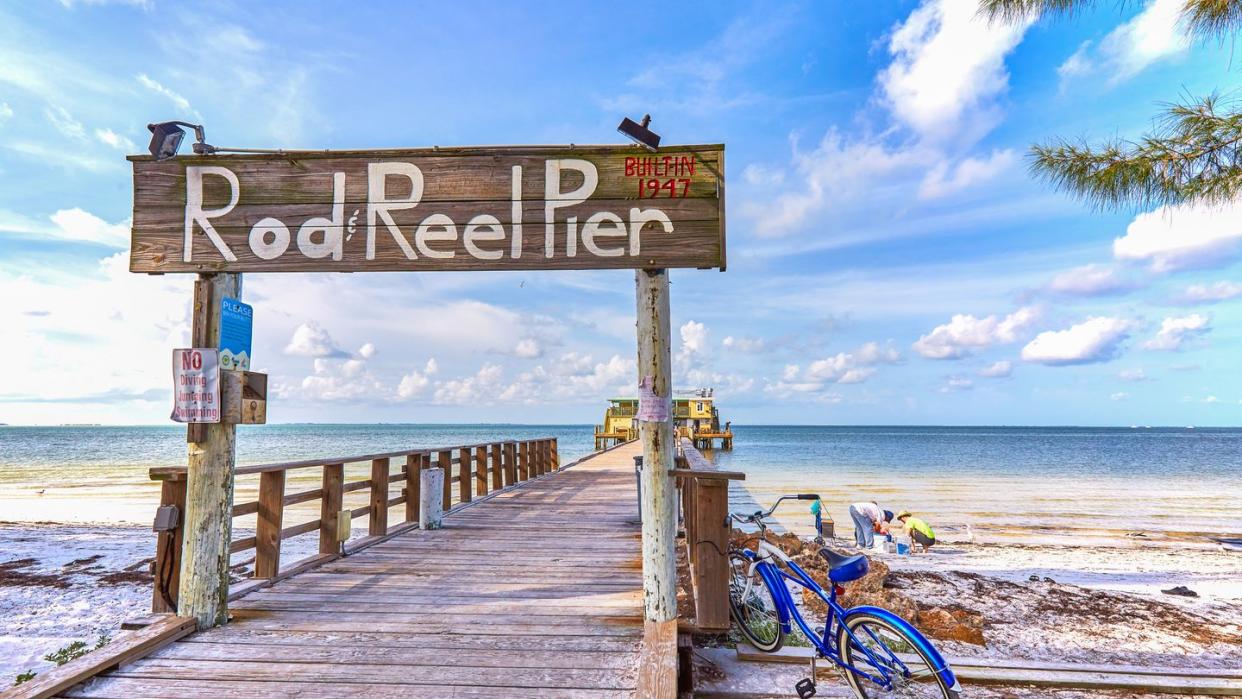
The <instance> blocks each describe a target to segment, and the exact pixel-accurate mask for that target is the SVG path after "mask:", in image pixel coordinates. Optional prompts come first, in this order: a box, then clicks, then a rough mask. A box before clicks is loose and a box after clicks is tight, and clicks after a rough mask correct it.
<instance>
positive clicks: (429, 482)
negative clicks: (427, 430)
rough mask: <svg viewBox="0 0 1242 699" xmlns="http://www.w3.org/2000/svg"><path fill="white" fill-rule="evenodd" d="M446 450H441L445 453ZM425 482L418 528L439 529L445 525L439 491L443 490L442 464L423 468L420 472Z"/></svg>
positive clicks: (422, 489)
mask: <svg viewBox="0 0 1242 699" xmlns="http://www.w3.org/2000/svg"><path fill="white" fill-rule="evenodd" d="M443 454H444V452H441V455H443ZM419 477H420V478H421V479H422V481H423V484H422V488H421V493H422V499H421V501H420V502H419V508H418V528H419V529H422V530H424V531H425V530H428V529H439V528H440V527H441V526H443V521H444V510H443V509H442V508H441V507H440V505H441V504H442V503H441V502H437V501H438V500H440V499H441V495H440V492H439V491H443V488H444V486H443V483H444V482H445V480H446V479H445V478H444V469H443V468H442V467H440V466H438V465H437V466H432V467H430V468H424V469H422V471H421V473H419Z"/></svg>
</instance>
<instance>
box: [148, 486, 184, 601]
mask: <svg viewBox="0 0 1242 699" xmlns="http://www.w3.org/2000/svg"><path fill="white" fill-rule="evenodd" d="M185 486H186V483H185V476H179V477H176V478H169V479H167V480H165V481H163V482H162V483H161V484H160V505H161V506H164V505H172V506H174V507H176V508H177V516H178V518H179V521H178V522H177V526H176V528H174V529H171V530H168V531H163V532H160V533H159V536H158V537H157V538H156V540H155V566H154V567H153V568H152V570H151V572H152V573H154V575H155V590H154V592H153V594H152V595H151V611H153V612H157V613H163V612H175V611H177V610H176V604H177V593H178V591H179V590H180V589H181V544H182V542H183V541H184V540H185ZM165 594H167V596H168V600H165V599H164V596H165ZM170 600H171V602H172V604H171V605H170V604H169V603H168V602H169V601H170Z"/></svg>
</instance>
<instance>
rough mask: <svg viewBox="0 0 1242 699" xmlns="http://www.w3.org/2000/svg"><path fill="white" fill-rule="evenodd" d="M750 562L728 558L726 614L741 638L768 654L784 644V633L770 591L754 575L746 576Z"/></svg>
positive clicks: (735, 556) (736, 555) (737, 556)
mask: <svg viewBox="0 0 1242 699" xmlns="http://www.w3.org/2000/svg"><path fill="white" fill-rule="evenodd" d="M750 564H751V562H750V559H748V558H746V556H743V555H742V554H740V553H738V552H736V551H735V552H733V553H730V554H729V610H730V611H731V612H732V614H733V620H734V621H736V622H737V625H738V627H739V628H741V629H742V634H744V635H745V636H746V639H747V640H748V641H750V643H751V645H753V646H754V647H755V648H757V649H759V650H761V651H764V652H767V653H772V652H774V651H777V650H780V647H781V646H782V645H784V644H785V630H784V629H782V628H781V621H780V615H779V614H778V613H777V611H776V600H775V599H774V598H773V597H772V591H771V590H769V589H768V586H767V585H766V584H765V583H764V582H763V578H762V577H760V576H759V575H758V574H755V575H751V574H750Z"/></svg>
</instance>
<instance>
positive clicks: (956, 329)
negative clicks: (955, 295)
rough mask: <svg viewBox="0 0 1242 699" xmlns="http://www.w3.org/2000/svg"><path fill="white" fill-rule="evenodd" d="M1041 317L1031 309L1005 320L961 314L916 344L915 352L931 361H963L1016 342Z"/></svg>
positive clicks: (1015, 313) (1017, 312)
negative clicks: (992, 347) (979, 353)
mask: <svg viewBox="0 0 1242 699" xmlns="http://www.w3.org/2000/svg"><path fill="white" fill-rule="evenodd" d="M1038 316H1039V313H1038V311H1037V310H1036V309H1035V308H1033V307H1030V306H1026V307H1023V308H1019V309H1018V310H1016V311H1014V312H1013V313H1010V314H1009V315H1007V316H1004V317H1003V318H1002V317H1000V316H996V315H990V316H986V317H983V318H978V317H975V316H973V315H968V314H961V313H959V314H957V315H955V316H953V318H951V319H950V320H949V322H948V323H945V324H944V325H938V326H936V327H935V328H933V329H932V331H931V332H930V333H928V334H926V335H924V336H922V337H920V338H919V339H918V340H916V341H915V343H914V351H916V352H918V353H919V354H921V355H922V356H924V357H927V358H928V359H961V358H962V357H965V356H968V355H970V354H971V353H972V352H974V351H975V350H978V349H982V348H984V347H989V346H991V345H995V344H1002V343H1009V342H1016V341H1017V340H1018V339H1019V337H1020V336H1021V335H1022V333H1023V332H1025V331H1026V329H1027V328H1029V327H1030V326H1031V324H1032V323H1034V322H1035V320H1036V319H1037V318H1038Z"/></svg>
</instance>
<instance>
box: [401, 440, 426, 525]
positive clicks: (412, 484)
mask: <svg viewBox="0 0 1242 699" xmlns="http://www.w3.org/2000/svg"><path fill="white" fill-rule="evenodd" d="M424 456H425V455H423V454H410V455H409V456H407V457H405V521H407V522H417V521H418V502H419V485H420V481H421V476H420V475H419V471H421V470H422V469H423V459H424Z"/></svg>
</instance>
